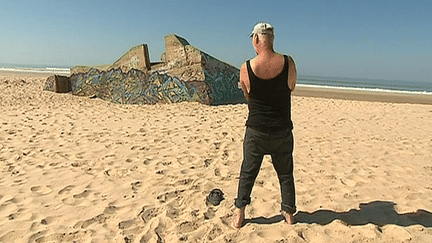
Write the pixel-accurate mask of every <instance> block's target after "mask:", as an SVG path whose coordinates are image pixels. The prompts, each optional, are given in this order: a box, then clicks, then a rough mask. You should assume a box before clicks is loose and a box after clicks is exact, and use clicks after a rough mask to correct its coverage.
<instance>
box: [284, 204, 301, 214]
mask: <svg viewBox="0 0 432 243" xmlns="http://www.w3.org/2000/svg"><path fill="white" fill-rule="evenodd" d="M281 209H282V210H283V211H285V212H287V213H289V214H294V213H295V212H296V211H297V209H296V207H295V206H294V207H291V206H288V205H284V204H281Z"/></svg>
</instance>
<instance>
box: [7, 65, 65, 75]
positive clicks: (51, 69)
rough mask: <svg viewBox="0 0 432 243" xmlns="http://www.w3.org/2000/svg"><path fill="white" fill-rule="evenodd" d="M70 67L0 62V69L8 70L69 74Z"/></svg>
mask: <svg viewBox="0 0 432 243" xmlns="http://www.w3.org/2000/svg"><path fill="white" fill-rule="evenodd" d="M70 68H71V67H69V66H55V65H37V64H36V65H35V64H7V63H0V71H8V72H29V73H53V74H61V75H69V74H70Z"/></svg>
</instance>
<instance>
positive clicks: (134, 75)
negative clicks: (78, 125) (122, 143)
mask: <svg viewBox="0 0 432 243" xmlns="http://www.w3.org/2000/svg"><path fill="white" fill-rule="evenodd" d="M149 60H150V58H149V52H148V48H147V45H145V44H144V45H138V46H135V47H133V48H132V49H131V50H130V51H128V52H127V53H125V54H124V55H123V56H122V57H121V58H120V59H119V60H117V61H116V62H114V64H112V65H105V66H99V67H93V68H92V67H84V66H78V67H75V68H72V69H71V76H70V77H61V76H51V77H49V78H48V79H47V81H46V83H45V90H50V91H54V92H59V91H60V87H63V86H65V85H66V86H68V85H69V86H70V90H71V92H72V94H74V95H81V96H89V97H97V98H101V99H104V100H107V101H111V102H115V103H120V104H156V103H174V102H182V101H197V102H201V103H203V104H208V105H217V104H228V103H236V102H242V101H244V97H243V92H242V91H241V89H239V88H238V82H239V75H240V72H239V70H238V69H237V68H235V67H233V66H231V65H229V64H227V63H224V62H222V61H220V60H217V59H216V58H214V57H212V56H210V55H208V54H206V53H204V52H202V51H200V50H199V49H197V48H195V47H193V46H191V45H190V44H189V43H188V42H187V40H185V39H183V38H181V37H179V36H177V35H174V34H171V35H168V36H166V37H165V53H164V54H163V55H162V57H161V62H157V63H150V61H149ZM64 82H67V84H62V83H64Z"/></svg>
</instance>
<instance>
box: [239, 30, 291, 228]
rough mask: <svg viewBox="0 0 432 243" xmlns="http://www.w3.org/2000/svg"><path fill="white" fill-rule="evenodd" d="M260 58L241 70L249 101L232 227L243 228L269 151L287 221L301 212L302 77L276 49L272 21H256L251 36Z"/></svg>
mask: <svg viewBox="0 0 432 243" xmlns="http://www.w3.org/2000/svg"><path fill="white" fill-rule="evenodd" d="M250 37H252V44H253V46H254V49H255V52H256V54H257V56H256V57H255V58H253V59H251V60H249V61H247V62H246V63H244V64H243V65H242V67H241V69H240V84H241V88H242V90H243V93H244V95H245V97H246V99H247V100H248V108H249V115H248V119H247V121H246V132H245V138H244V142H243V162H242V165H241V170H240V180H239V185H238V194H237V198H236V199H235V206H236V207H237V209H236V213H235V216H234V222H233V225H234V226H235V227H237V228H240V227H242V225H243V223H244V220H245V207H246V205H248V204H250V201H251V198H250V195H251V192H252V187H253V185H254V183H255V179H256V177H257V176H258V172H259V170H260V167H261V163H262V160H263V157H264V155H266V154H269V155H271V158H272V163H273V167H274V168H275V170H276V173H277V175H278V178H279V183H280V189H281V194H282V203H281V208H282V210H281V214H282V215H283V216H284V218H285V220H286V222H287V223H288V224H293V223H294V217H293V214H294V213H295V212H296V206H295V188H294V177H293V155H292V153H293V148H294V140H293V134H292V129H293V123H292V121H291V92H292V91H293V90H294V88H295V85H296V80H297V71H296V67H295V63H294V61H293V59H292V58H291V57H289V56H286V55H281V54H278V53H275V51H274V50H273V40H274V29H273V27H272V26H271V25H270V24H268V23H258V24H256V25H255V27H254V29H253V31H252V33H251V36H250Z"/></svg>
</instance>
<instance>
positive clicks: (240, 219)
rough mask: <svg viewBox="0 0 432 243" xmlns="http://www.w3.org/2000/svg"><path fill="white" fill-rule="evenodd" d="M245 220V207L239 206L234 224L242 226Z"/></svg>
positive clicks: (238, 226)
mask: <svg viewBox="0 0 432 243" xmlns="http://www.w3.org/2000/svg"><path fill="white" fill-rule="evenodd" d="M244 220H245V208H244V207H243V208H237V209H236V212H235V216H234V221H233V226H234V227H236V228H241V227H242V226H243V222H244Z"/></svg>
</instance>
